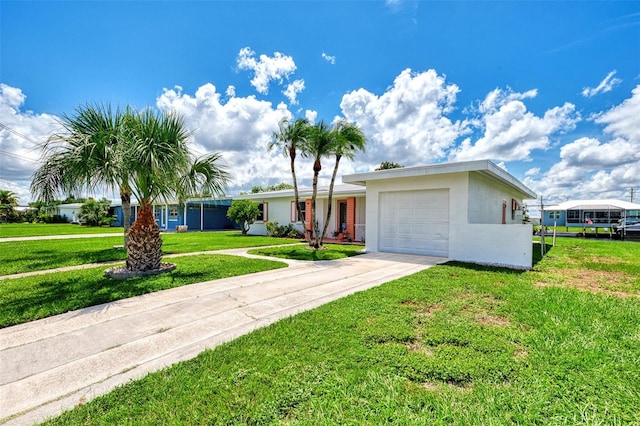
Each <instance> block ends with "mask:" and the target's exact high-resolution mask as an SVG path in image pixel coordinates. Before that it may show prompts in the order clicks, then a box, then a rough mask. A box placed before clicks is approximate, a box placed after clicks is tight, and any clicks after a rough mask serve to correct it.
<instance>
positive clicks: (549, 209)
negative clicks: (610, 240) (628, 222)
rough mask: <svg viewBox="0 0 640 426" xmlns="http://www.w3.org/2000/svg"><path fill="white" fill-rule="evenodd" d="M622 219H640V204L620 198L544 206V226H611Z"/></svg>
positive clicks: (566, 202) (575, 201)
mask: <svg viewBox="0 0 640 426" xmlns="http://www.w3.org/2000/svg"><path fill="white" fill-rule="evenodd" d="M622 219H636V220H640V204H637V203H630V202H628V201H620V200H574V201H565V202H564V203H560V204H557V205H553V206H544V218H543V222H542V224H543V225H544V226H564V227H568V226H574V227H589V228H609V229H611V228H612V227H613V226H614V225H617V224H618V222H619V221H620V220H622Z"/></svg>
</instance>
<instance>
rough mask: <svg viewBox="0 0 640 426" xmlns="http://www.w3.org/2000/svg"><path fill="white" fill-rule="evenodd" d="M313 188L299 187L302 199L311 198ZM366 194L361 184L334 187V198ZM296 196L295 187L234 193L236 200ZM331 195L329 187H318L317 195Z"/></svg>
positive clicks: (325, 196)
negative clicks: (250, 192)
mask: <svg viewBox="0 0 640 426" xmlns="http://www.w3.org/2000/svg"><path fill="white" fill-rule="evenodd" d="M312 193H313V188H307V187H305V188H299V189H298V196H299V197H300V198H301V199H305V198H310V197H311V195H312ZM365 195H366V189H365V188H363V187H362V186H359V185H349V184H341V185H335V186H334V188H333V198H334V199H335V198H340V197H357V196H362V197H364V196H365ZM294 196H295V194H294V192H293V189H285V190H282V191H269V192H256V193H252V194H241V195H234V196H233V199H234V200H268V199H274V198H293V197H294ZM328 196H329V187H328V186H322V187H318V191H317V197H318V198H327V197H328Z"/></svg>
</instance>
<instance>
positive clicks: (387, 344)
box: [48, 239, 640, 425]
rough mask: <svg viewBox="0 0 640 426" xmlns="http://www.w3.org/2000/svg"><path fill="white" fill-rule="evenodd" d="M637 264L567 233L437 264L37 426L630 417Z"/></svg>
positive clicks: (623, 250) (636, 385)
mask: <svg viewBox="0 0 640 426" xmlns="http://www.w3.org/2000/svg"><path fill="white" fill-rule="evenodd" d="M638 259H640V244H637V243H628V242H626V243H625V242H609V241H589V240H586V241H585V240H570V239H563V240H558V243H557V245H556V246H555V247H553V248H552V249H551V250H550V251H549V254H548V255H547V256H546V257H545V258H544V259H542V260H540V261H539V262H538V263H537V264H536V267H535V268H534V270H533V271H528V272H520V271H513V270H508V269H500V268H491V267H482V266H476V265H469V264H462V263H454V262H452V263H449V264H445V265H439V266H435V267H433V268H431V269H428V270H426V271H422V272H420V273H417V274H414V275H412V276H409V277H406V278H403V279H399V280H396V281H393V282H390V283H387V284H384V285H382V286H380V287H377V288H374V289H371V290H369V291H364V292H360V293H357V294H354V295H352V296H349V297H346V298H343V299H341V300H338V301H335V302H332V303H329V304H327V305H324V306H322V307H320V308H318V309H314V310H312V311H308V312H304V313H302V314H299V315H296V316H294V317H291V318H288V319H285V320H282V321H280V322H278V323H276V324H273V325H271V326H269V327H266V328H263V329H260V330H257V331H256V332H253V333H251V334H249V335H245V336H243V337H241V338H239V339H237V340H235V341H233V342H230V343H228V344H225V345H222V346H220V347H218V348H216V349H214V350H210V351H206V352H204V353H202V354H201V355H200V356H198V357H197V358H195V359H193V360H191V361H187V362H182V363H179V364H177V365H175V366H173V367H171V368H167V369H165V370H162V371H160V372H156V373H153V374H150V375H148V376H147V377H145V378H143V379H141V380H138V381H135V382H131V383H129V384H127V385H125V386H122V387H119V388H117V389H116V390H114V391H113V392H111V393H109V394H107V395H104V396H102V397H99V398H97V399H96V400H94V401H91V402H89V403H87V404H85V405H83V406H79V407H77V408H76V409H74V410H72V411H70V412H67V413H65V414H63V415H62V416H60V417H58V418H56V419H53V420H51V421H50V422H48V424H60V425H67V424H104V425H107V424H134V423H135V424H143V425H156V424H285V423H286V424H305V425H306V424H314V425H315V424H326V425H329V424H358V425H359V424H371V425H374V424H409V425H425V424H434V425H450V424H454V425H485V424H495V425H502V424H527V425H529V424H567V425H574V424H639V423H640V411H638V401H640V369H639V368H638V363H639V362H640V329H639V328H638V327H639V326H638V324H640V298H638V296H637V295H638V288H639V286H640V278H639V275H638V274H637V267H638V266H637V265H638ZM603 265H615V266H611V267H610V268H609V267H605V266H603ZM613 272H615V274H614V273H613ZM577 276H579V277H582V279H580V280H579V279H577V278H576V277H577ZM585 283H586V284H588V285H586V284H585ZM611 285H613V286H614V287H615V290H613V289H610V288H609V286H611Z"/></svg>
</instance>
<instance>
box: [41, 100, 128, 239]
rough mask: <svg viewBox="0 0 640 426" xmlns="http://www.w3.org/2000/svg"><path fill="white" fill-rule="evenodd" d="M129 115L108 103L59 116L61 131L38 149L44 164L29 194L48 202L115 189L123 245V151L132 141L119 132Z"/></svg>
mask: <svg viewBox="0 0 640 426" xmlns="http://www.w3.org/2000/svg"><path fill="white" fill-rule="evenodd" d="M127 113H128V111H122V110H120V109H116V110H115V111H114V110H112V108H111V106H109V105H100V104H96V105H89V104H87V105H83V106H81V107H79V108H77V109H76V112H75V114H74V115H67V114H64V115H63V116H62V120H61V123H60V124H61V125H62V128H63V130H64V131H63V132H61V133H57V134H54V135H53V136H51V137H50V138H49V139H48V140H47V141H46V142H45V144H44V146H43V157H44V162H43V164H42V165H41V166H40V168H38V170H36V171H35V173H34V175H33V179H32V182H31V191H32V193H34V195H35V196H36V198H38V199H39V200H42V201H45V202H47V203H50V202H52V201H53V200H54V199H55V198H56V196H58V195H60V194H65V193H70V192H73V191H75V190H77V189H84V190H87V191H92V190H95V189H96V188H98V187H101V186H106V187H109V188H112V189H113V188H118V192H119V194H120V200H121V201H122V213H123V216H124V217H123V219H124V235H125V237H124V244H125V247H126V245H127V237H126V235H127V231H128V230H129V226H130V224H131V195H132V192H131V186H130V184H129V176H128V170H127V167H126V161H125V160H126V152H127V150H128V149H129V144H130V142H131V139H130V138H129V137H128V133H127V131H126V129H125V128H124V118H125V116H126V114H127Z"/></svg>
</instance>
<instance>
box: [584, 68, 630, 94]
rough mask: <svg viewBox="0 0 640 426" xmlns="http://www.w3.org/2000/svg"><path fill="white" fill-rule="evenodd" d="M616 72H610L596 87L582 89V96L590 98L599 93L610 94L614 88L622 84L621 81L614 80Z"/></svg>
mask: <svg viewBox="0 0 640 426" xmlns="http://www.w3.org/2000/svg"><path fill="white" fill-rule="evenodd" d="M616 72H617V71H616V70H613V71H611V72H610V73H609V74H607V76H606V77H605V78H604V80H602V81H601V82H600V84H598V85H597V86H596V87H585V88H584V89H582V92H581V93H582V96H584V97H585V98H590V97H592V96H595V95H598V94H600V93H607V92H610V91H611V90H612V89H613V88H614V87H615V86H617V85H618V84H620V83H622V80H620V79H619V78H615V77H614V75H616Z"/></svg>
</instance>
